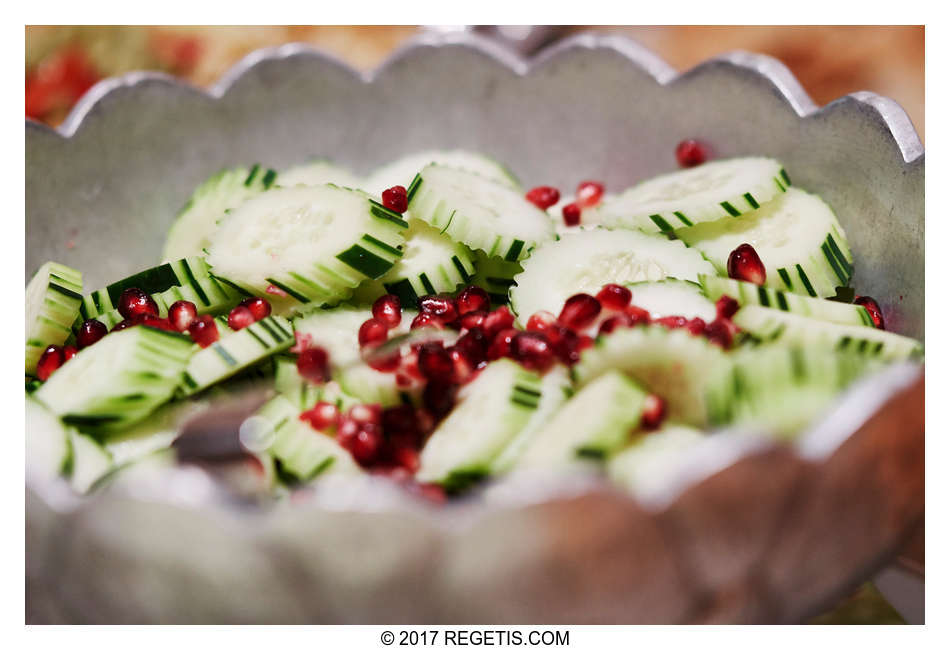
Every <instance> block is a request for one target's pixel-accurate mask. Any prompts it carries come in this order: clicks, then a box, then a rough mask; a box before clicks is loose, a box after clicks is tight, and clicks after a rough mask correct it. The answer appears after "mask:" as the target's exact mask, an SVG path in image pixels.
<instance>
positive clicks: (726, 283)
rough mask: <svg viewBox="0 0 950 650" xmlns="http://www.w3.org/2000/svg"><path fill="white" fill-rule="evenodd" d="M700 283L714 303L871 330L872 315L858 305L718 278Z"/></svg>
mask: <svg viewBox="0 0 950 650" xmlns="http://www.w3.org/2000/svg"><path fill="white" fill-rule="evenodd" d="M699 283H700V284H701V285H702V286H703V291H704V292H705V293H706V297H707V298H709V299H710V300H712V301H714V302H715V301H717V300H719V298H721V297H722V296H724V295H725V296H729V297H730V298H734V299H735V300H736V302H738V303H739V305H740V306H745V305H761V306H762V307H771V308H773V309H780V310H782V311H787V312H791V313H793V314H798V315H800V316H808V317H809V318H816V319H818V320H824V321H828V322H829V323H840V324H842V325H866V326H868V327H874V321H873V320H872V319H871V315H870V314H868V310H867V309H865V308H864V307H862V306H861V305H852V304H849V303H844V302H837V301H834V300H824V299H822V298H810V297H808V296H802V295H799V294H797V293H786V292H784V291H779V290H778V289H772V288H771V287H760V286H758V285H756V284H753V283H752V282H742V281H741V280H731V279H729V278H723V277H719V276H717V275H701V276H699Z"/></svg>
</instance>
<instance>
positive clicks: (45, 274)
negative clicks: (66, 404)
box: [26, 262, 82, 374]
mask: <svg viewBox="0 0 950 650" xmlns="http://www.w3.org/2000/svg"><path fill="white" fill-rule="evenodd" d="M81 303H82V273H80V272H79V271H76V270H75V269H71V268H69V267H68V266H64V265H62V264H58V263H56V262H47V263H46V264H44V265H43V266H41V267H40V269H39V270H38V271H37V272H36V274H35V275H34V276H33V278H32V279H31V280H30V283H29V284H27V285H26V372H27V374H33V372H35V371H36V362H37V361H39V360H40V356H42V354H43V350H45V349H46V348H47V346H50V345H62V344H63V343H65V341H66V339H67V338H69V335H70V334H71V333H72V331H71V329H70V326H71V325H72V323H73V321H74V320H75V319H76V314H77V312H78V311H79V305H80V304H81Z"/></svg>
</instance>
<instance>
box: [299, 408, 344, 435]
mask: <svg viewBox="0 0 950 650" xmlns="http://www.w3.org/2000/svg"><path fill="white" fill-rule="evenodd" d="M340 418H341V415H340V409H338V408H337V407H336V404H331V403H330V402H317V403H316V404H314V405H313V407H312V408H309V409H307V410H306V411H304V412H303V413H301V414H300V419H301V420H303V421H304V422H306V423H307V424H309V425H310V426H311V427H313V428H314V429H316V430H317V431H328V430H331V429H336V428H337V427H338V426H339V424H340Z"/></svg>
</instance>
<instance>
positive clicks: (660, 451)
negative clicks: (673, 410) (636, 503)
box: [607, 424, 705, 498]
mask: <svg viewBox="0 0 950 650" xmlns="http://www.w3.org/2000/svg"><path fill="white" fill-rule="evenodd" d="M704 439H705V436H704V435H703V433H702V432H701V431H699V430H697V429H693V428H691V427H685V426H681V425H676V424H671V425H667V426H665V427H663V428H662V429H659V430H658V431H654V432H652V433H646V434H643V435H639V436H636V437H635V438H634V440H633V442H632V443H631V444H630V445H629V446H628V447H626V448H625V449H624V450H623V451H621V452H619V453H618V454H616V455H615V456H613V457H612V458H611V459H610V460H609V461H608V462H607V476H608V477H609V478H610V480H611V481H613V482H614V483H616V484H617V485H619V486H620V487H622V488H624V489H626V490H627V491H629V492H632V493H633V494H634V496H637V497H639V498H646V497H650V496H653V495H654V494H655V493H656V491H657V489H658V488H660V487H662V486H663V485H664V481H665V480H666V479H667V477H668V476H669V475H670V474H671V473H672V472H673V471H674V470H675V469H676V467H677V466H678V465H680V464H681V463H682V457H683V452H685V451H686V450H688V449H690V448H692V447H693V446H694V445H696V444H698V443H700V442H702V441H703V440H704Z"/></svg>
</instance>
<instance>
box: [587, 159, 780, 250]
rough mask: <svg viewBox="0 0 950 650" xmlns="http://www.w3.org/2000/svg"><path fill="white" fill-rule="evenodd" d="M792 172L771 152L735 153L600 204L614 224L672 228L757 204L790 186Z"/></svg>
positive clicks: (604, 219) (661, 229) (604, 217)
mask: <svg viewBox="0 0 950 650" xmlns="http://www.w3.org/2000/svg"><path fill="white" fill-rule="evenodd" d="M788 185H789V180H788V175H787V174H786V173H785V170H784V169H783V168H782V165H781V164H780V163H779V162H778V161H777V160H773V159H771V158H733V159H729V160H717V161H714V162H708V163H705V164H703V165H699V166H698V167H693V168H692V169H684V170H681V171H677V172H673V173H672V174H664V175H663V176H658V177H656V178H653V179H650V180H648V181H644V182H643V183H640V184H639V185H636V186H634V187H632V188H630V189H629V190H627V191H625V192H623V193H621V194H619V195H618V196H616V197H614V198H611V199H606V200H604V202H603V203H602V204H601V206H600V207H599V208H598V209H597V213H598V217H599V220H600V222H601V223H603V224H604V225H606V226H609V227H623V228H638V229H640V230H644V231H646V232H656V231H659V232H664V233H669V232H673V230H674V229H676V228H681V227H683V226H687V227H688V226H693V225H696V224H699V223H703V222H707V221H716V220H719V219H723V218H726V217H729V218H731V217H738V216H739V215H741V214H745V213H746V212H749V211H751V210H755V209H757V208H759V207H760V206H762V205H765V204H766V203H767V202H769V201H771V200H772V199H773V198H775V197H776V196H777V195H779V194H781V193H783V192H785V191H786V189H787V188H788Z"/></svg>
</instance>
